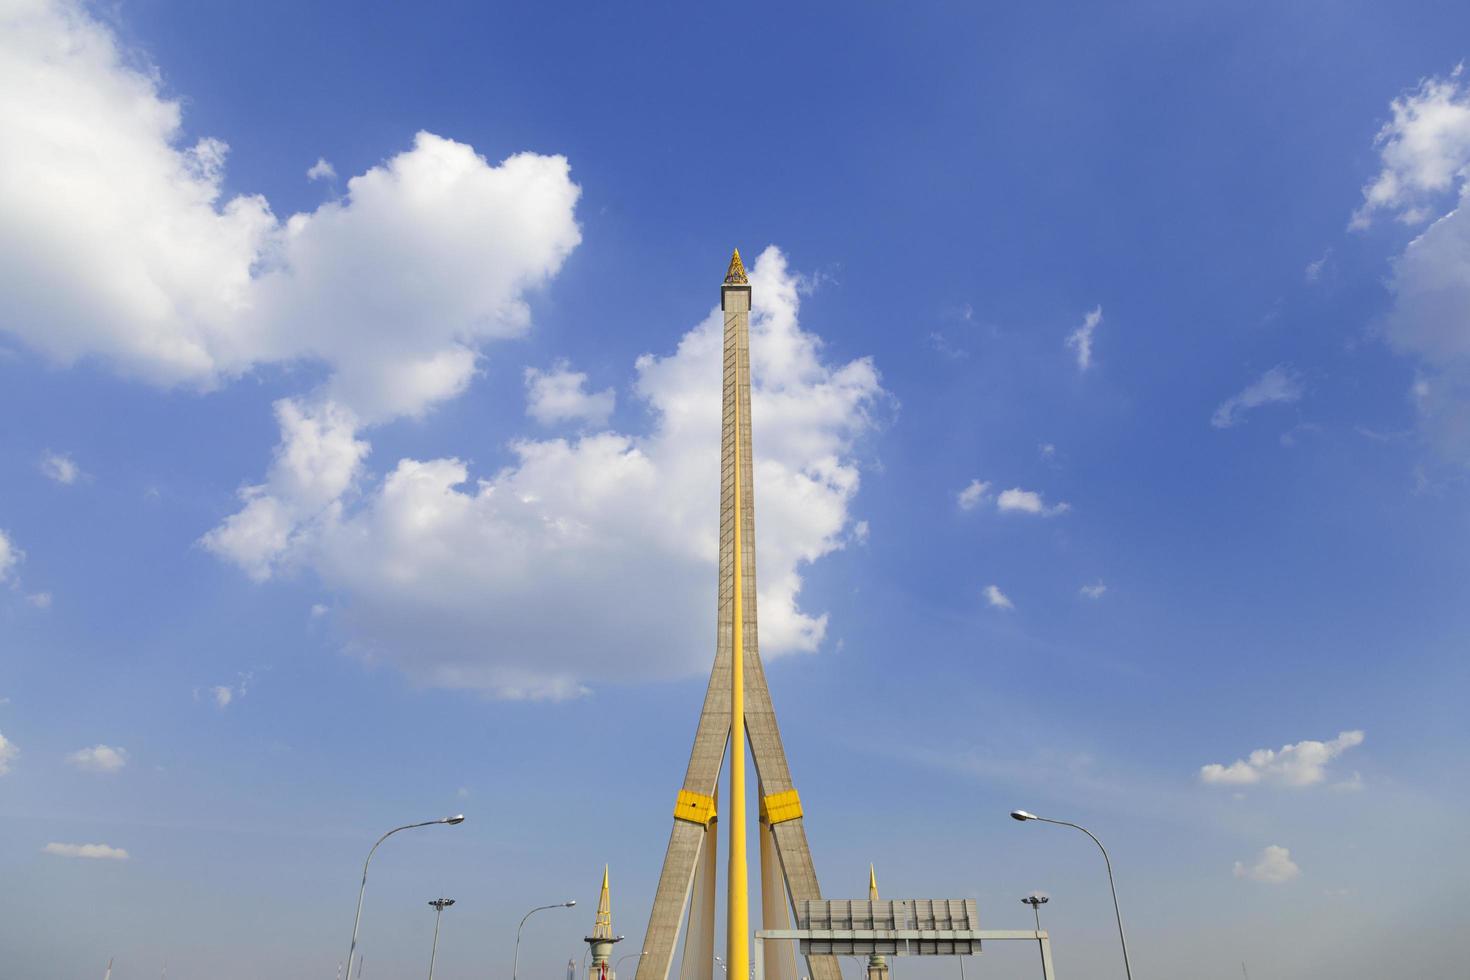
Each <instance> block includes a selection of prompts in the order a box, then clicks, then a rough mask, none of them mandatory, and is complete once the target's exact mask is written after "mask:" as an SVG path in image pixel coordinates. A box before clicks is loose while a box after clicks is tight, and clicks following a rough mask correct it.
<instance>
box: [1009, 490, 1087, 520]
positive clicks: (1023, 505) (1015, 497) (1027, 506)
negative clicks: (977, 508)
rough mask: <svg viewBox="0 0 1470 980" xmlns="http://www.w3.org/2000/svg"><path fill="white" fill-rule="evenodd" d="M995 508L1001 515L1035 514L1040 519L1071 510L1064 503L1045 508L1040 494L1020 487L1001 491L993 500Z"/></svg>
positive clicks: (1070, 506) (1068, 505)
mask: <svg viewBox="0 0 1470 980" xmlns="http://www.w3.org/2000/svg"><path fill="white" fill-rule="evenodd" d="M995 507H996V510H998V511H1000V512H1001V513H1002V514H1008V513H1009V514H1036V515H1038V516H1040V517H1055V516H1057V515H1058V514H1065V513H1066V512H1067V511H1069V510H1071V509H1072V505H1071V504H1069V503H1067V502H1065V501H1063V502H1062V503H1059V504H1053V505H1051V506H1047V504H1046V501H1044V500H1043V499H1042V497H1041V494H1039V493H1037V492H1036V491H1034V490H1022V489H1021V488H1020V487H1011V488H1010V489H1009V490H1002V491H1001V492H1000V494H999V495H998V496H997V497H996V498H995Z"/></svg>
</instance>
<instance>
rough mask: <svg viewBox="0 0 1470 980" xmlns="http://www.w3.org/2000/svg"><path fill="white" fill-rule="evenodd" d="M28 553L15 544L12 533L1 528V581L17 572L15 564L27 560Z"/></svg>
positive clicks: (6, 579)
mask: <svg viewBox="0 0 1470 980" xmlns="http://www.w3.org/2000/svg"><path fill="white" fill-rule="evenodd" d="M25 557H26V553H25V552H24V551H21V550H20V549H19V548H18V547H16V546H15V542H13V541H12V540H11V539H10V535H9V534H7V533H5V529H4V528H0V582H5V581H8V580H10V578H11V576H12V575H13V574H14V573H15V566H17V565H19V564H20V563H21V562H22V561H24V560H25Z"/></svg>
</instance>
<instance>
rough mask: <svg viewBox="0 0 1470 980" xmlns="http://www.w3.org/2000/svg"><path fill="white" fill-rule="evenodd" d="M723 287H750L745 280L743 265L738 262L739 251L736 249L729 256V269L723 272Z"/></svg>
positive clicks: (748, 282) (747, 280)
mask: <svg viewBox="0 0 1470 980" xmlns="http://www.w3.org/2000/svg"><path fill="white" fill-rule="evenodd" d="M725 285H727V286H748V285H750V280H749V279H747V278H745V263H744V262H741V261H740V249H738V248H737V249H736V250H735V251H734V252H732V253H731V254H730V268H728V269H726V270H725Z"/></svg>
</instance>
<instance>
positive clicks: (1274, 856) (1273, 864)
mask: <svg viewBox="0 0 1470 980" xmlns="http://www.w3.org/2000/svg"><path fill="white" fill-rule="evenodd" d="M1301 873H1302V869H1301V868H1299V867H1297V864H1296V862H1295V861H1293V860H1292V859H1291V852H1290V851H1289V850H1287V849H1286V848H1284V847H1280V846H1278V845H1276V844H1271V845H1269V846H1267V847H1266V848H1265V849H1264V850H1262V851H1261V853H1260V855H1259V856H1258V857H1257V858H1256V861H1255V863H1254V864H1252V865H1250V866H1249V867H1247V866H1246V865H1245V864H1243V863H1242V862H1240V861H1236V862H1235V877H1237V878H1249V879H1250V880H1251V881H1261V882H1265V883H1266V884H1268V885H1280V884H1282V883H1284V882H1288V881H1291V880H1292V879H1293V878H1296V877H1297V876H1299V875H1300V874H1301Z"/></svg>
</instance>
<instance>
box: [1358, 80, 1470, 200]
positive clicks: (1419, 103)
mask: <svg viewBox="0 0 1470 980" xmlns="http://www.w3.org/2000/svg"><path fill="white" fill-rule="evenodd" d="M1463 73H1464V65H1456V66H1455V69H1454V70H1453V71H1452V72H1450V74H1449V75H1448V77H1445V78H1426V79H1424V80H1422V81H1421V82H1420V83H1419V87H1418V89H1416V90H1415V91H1413V92H1411V93H1409V94H1407V95H1403V96H1400V97H1399V98H1397V99H1394V100H1393V101H1392V102H1391V103H1389V108H1390V109H1391V110H1392V112H1393V118H1392V119H1390V120H1389V121H1388V122H1386V123H1384V124H1383V128H1382V129H1380V130H1379V131H1378V135H1377V136H1376V137H1375V138H1374V142H1375V143H1376V144H1377V146H1378V152H1379V157H1380V158H1381V161H1382V163H1383V167H1382V169H1381V170H1380V171H1379V172H1378V176H1377V177H1375V178H1374V179H1373V180H1372V181H1370V182H1369V183H1368V184H1367V186H1365V187H1364V188H1363V203H1362V205H1361V206H1360V207H1359V208H1358V210H1357V211H1355V212H1353V217H1352V221H1351V224H1350V226H1351V227H1353V228H1365V227H1367V226H1368V225H1369V224H1370V223H1371V222H1372V218H1373V215H1374V214H1375V213H1376V212H1378V211H1392V212H1396V215H1395V217H1396V218H1397V219H1398V220H1399V221H1402V222H1404V223H1405V224H1418V223H1420V222H1422V221H1424V220H1425V219H1426V218H1428V217H1429V216H1430V215H1431V214H1432V213H1433V212H1432V210H1431V208H1432V205H1433V203H1434V200H1435V198H1437V197H1439V196H1442V195H1443V194H1444V193H1445V192H1447V191H1449V190H1451V189H1452V188H1453V187H1454V185H1455V184H1456V183H1457V182H1459V181H1462V180H1464V178H1465V176H1466V171H1465V166H1466V161H1467V160H1470V91H1467V90H1466V87H1465V85H1464V84H1463V83H1462V82H1461V80H1460V79H1461V76H1462V75H1463Z"/></svg>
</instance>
